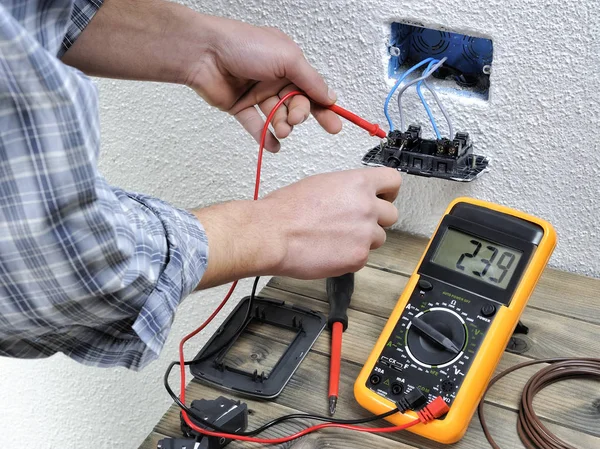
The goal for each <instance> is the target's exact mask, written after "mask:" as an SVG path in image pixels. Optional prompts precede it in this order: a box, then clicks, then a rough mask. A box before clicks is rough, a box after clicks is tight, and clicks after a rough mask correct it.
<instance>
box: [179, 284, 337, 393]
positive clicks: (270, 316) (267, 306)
mask: <svg viewBox="0 0 600 449" xmlns="http://www.w3.org/2000/svg"><path fill="white" fill-rule="evenodd" d="M249 300H250V297H249V296H247V297H245V298H243V299H242V300H241V301H240V303H239V304H238V305H237V307H236V308H235V309H234V311H233V312H232V313H231V315H230V316H229V317H228V318H227V320H226V321H225V322H224V323H223V324H222V325H221V327H219V329H218V330H217V332H216V333H215V335H214V336H213V337H212V338H211V339H210V340H209V341H208V343H207V344H206V345H205V346H204V347H203V348H202V350H201V351H200V352H199V353H198V354H197V355H196V357H195V358H194V360H196V362H195V363H193V364H192V365H190V371H191V373H192V375H193V376H194V377H195V378H197V379H199V380H202V381H205V382H208V383H210V384H212V385H216V386H218V387H221V388H224V389H226V390H233V391H236V392H239V393H243V394H245V395H247V396H252V397H259V398H262V399H273V398H275V397H277V396H278V395H279V394H280V393H281V391H282V390H283V388H284V387H285V385H286V384H287V382H288V381H289V380H290V378H291V377H292V375H293V374H294V372H295V371H296V369H297V368H298V366H299V365H300V363H301V362H302V360H304V357H306V355H307V354H308V352H309V351H310V349H311V348H312V346H313V344H314V343H315V341H316V340H317V338H318V337H319V335H320V334H321V332H322V331H323V329H324V327H325V325H326V324H327V319H326V317H325V315H323V314H322V313H320V312H315V311H312V310H309V309H306V308H304V307H299V306H296V305H286V304H285V302H283V301H279V300H274V299H268V298H263V297H259V296H257V297H255V298H254V301H253V303H252V310H251V313H250V315H249V316H250V317H251V318H252V319H251V321H252V322H253V323H265V324H270V325H272V326H276V327H279V328H284V329H288V330H291V331H293V332H295V333H296V336H295V338H294V340H293V341H292V343H291V344H290V345H289V347H288V348H287V350H286V351H285V352H284V353H283V355H282V356H281V358H280V359H279V361H278V362H277V364H276V365H275V366H274V367H273V369H272V370H271V372H270V373H268V374H265V373H264V372H262V373H258V372H257V371H254V372H248V371H244V370H241V369H239V368H237V367H235V366H230V365H227V364H226V363H224V358H225V355H226V354H227V351H228V350H229V349H230V348H231V347H232V346H233V345H234V344H235V342H236V341H237V340H238V338H239V337H240V335H241V334H242V333H243V331H242V332H238V329H239V328H240V326H241V325H242V324H243V321H244V318H245V317H246V310H247V307H248V301H249ZM249 322H250V320H247V321H246V323H245V324H243V325H244V329H245V328H246V326H247V325H248V323H249ZM236 333H237V335H236ZM218 348H223V349H222V350H216V349H218ZM215 350H216V353H215V354H213V355H211V356H209V357H204V356H203V355H204V354H211V353H212V352H213V351H215Z"/></svg>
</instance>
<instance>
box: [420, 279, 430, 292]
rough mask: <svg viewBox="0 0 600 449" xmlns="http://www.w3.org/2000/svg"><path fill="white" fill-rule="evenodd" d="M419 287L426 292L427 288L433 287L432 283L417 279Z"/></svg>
mask: <svg viewBox="0 0 600 449" xmlns="http://www.w3.org/2000/svg"><path fill="white" fill-rule="evenodd" d="M418 285H419V288H420V289H421V290H423V291H425V292H428V291H429V290H431V289H433V285H431V282H429V281H426V280H425V279H419V284H418Z"/></svg>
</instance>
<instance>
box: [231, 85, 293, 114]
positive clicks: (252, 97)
mask: <svg viewBox="0 0 600 449" xmlns="http://www.w3.org/2000/svg"><path fill="white" fill-rule="evenodd" d="M288 84H290V82H289V81H288V80H286V79H279V80H276V81H262V82H258V83H256V84H255V85H254V86H252V88H251V89H249V90H248V91H247V92H246V93H245V94H244V95H243V96H242V97H241V98H240V99H239V100H238V101H237V103H236V104H235V105H233V107H232V108H231V110H230V111H229V113H230V114H232V115H236V114H237V113H238V112H240V111H241V110H243V109H246V108H249V107H250V106H254V105H257V104H260V103H262V102H263V101H265V100H267V99H268V98H271V97H273V96H276V95H277V94H278V93H279V92H281V90H282V89H283V88H284V87H286V86H287V85H288ZM269 112H270V111H269Z"/></svg>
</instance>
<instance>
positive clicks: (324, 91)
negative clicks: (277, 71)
mask: <svg viewBox="0 0 600 449" xmlns="http://www.w3.org/2000/svg"><path fill="white" fill-rule="evenodd" d="M285 76H286V78H287V79H288V80H290V81H291V82H292V83H293V84H295V85H296V86H298V87H299V88H300V89H301V90H303V91H304V92H305V93H306V95H308V97H310V99H311V100H313V101H315V102H317V103H320V104H322V105H325V106H328V105H330V104H333V103H335V100H336V99H337V94H336V93H335V91H334V90H333V89H332V88H331V87H329V86H327V83H326V82H325V80H324V79H323V77H322V76H321V75H319V72H317V71H316V69H315V68H314V67H313V66H312V65H310V64H309V63H308V61H307V60H306V58H305V57H304V55H301V56H300V57H294V58H292V59H291V60H288V64H286V68H285Z"/></svg>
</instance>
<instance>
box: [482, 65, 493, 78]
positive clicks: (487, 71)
mask: <svg viewBox="0 0 600 449" xmlns="http://www.w3.org/2000/svg"><path fill="white" fill-rule="evenodd" d="M482 71H483V74H484V75H489V74H490V73H492V66H491V65H489V64H486V65H484V66H483V68H482Z"/></svg>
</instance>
